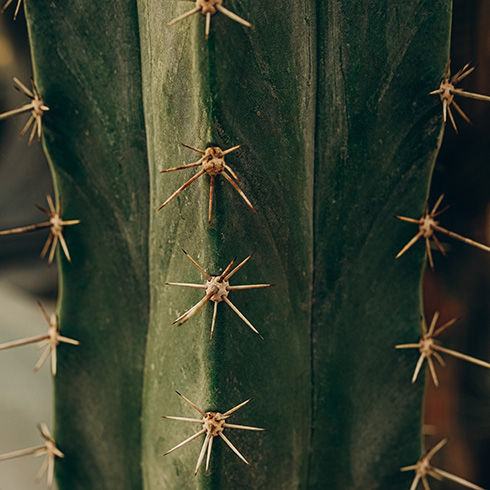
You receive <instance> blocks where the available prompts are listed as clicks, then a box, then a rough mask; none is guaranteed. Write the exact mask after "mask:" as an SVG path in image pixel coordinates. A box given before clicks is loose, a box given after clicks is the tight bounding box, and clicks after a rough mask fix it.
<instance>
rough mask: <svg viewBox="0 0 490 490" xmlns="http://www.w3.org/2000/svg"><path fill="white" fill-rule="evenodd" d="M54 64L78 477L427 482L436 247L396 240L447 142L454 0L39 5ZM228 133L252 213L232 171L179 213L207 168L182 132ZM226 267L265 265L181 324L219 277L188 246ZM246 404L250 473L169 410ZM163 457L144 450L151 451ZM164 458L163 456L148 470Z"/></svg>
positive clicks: (90, 482) (210, 484) (70, 411)
mask: <svg viewBox="0 0 490 490" xmlns="http://www.w3.org/2000/svg"><path fill="white" fill-rule="evenodd" d="M28 3H29V5H28V14H29V27H30V34H31V39H32V43H33V57H34V62H35V75H36V80H37V81H38V84H39V88H40V90H41V91H42V93H43V95H44V96H45V100H46V103H47V104H48V105H49V106H50V107H52V111H51V112H50V113H49V118H48V115H47V116H46V118H45V119H46V121H45V128H46V131H45V147H46V150H47V153H48V155H49V157H50V160H51V161H52V163H53V167H54V170H55V173H56V182H57V185H58V190H59V192H60V194H61V195H62V197H63V200H64V203H65V216H66V218H67V219H69V218H79V219H81V220H82V223H81V224H80V225H78V227H72V228H71V229H69V230H67V233H66V238H67V241H68V243H69V246H70V251H71V252H72V256H73V263H72V264H67V263H66V262H65V261H64V259H62V261H61V262H62V289H61V294H62V300H63V303H62V307H61V311H60V313H61V321H62V332H63V333H64V334H67V335H68V336H71V337H73V338H77V339H78V340H80V341H81V342H82V345H81V346H80V348H79V349H76V350H75V349H71V350H70V352H68V349H67V350H66V352H65V351H64V350H63V349H60V360H59V376H58V378H57V380H56V409H57V420H56V438H57V441H58V442H59V446H60V448H61V450H63V451H64V452H65V454H66V455H67V457H66V460H63V461H59V462H58V463H59V464H58V465H57V467H58V474H59V477H60V487H61V489H62V490H65V489H70V490H73V489H75V490H78V489H89V488H90V489H93V490H99V489H111V490H112V489H114V488H118V489H128V490H129V489H131V490H138V489H140V488H145V489H146V490H156V489H161V488H169V489H173V488H178V489H201V488H202V489H218V488H223V489H225V488H226V489H229V488H233V489H242V488H243V489H245V488H247V489H249V488H254V489H271V488H274V489H276V488H277V489H285V490H289V489H306V488H308V489H320V488H321V489H324V488H332V489H336V490H337V489H338V490H350V489H360V488H362V489H363V490H366V489H386V490H388V489H390V490H391V489H407V488H409V486H410V481H411V475H409V474H402V473H400V471H399V468H400V467H401V466H403V465H407V464H412V463H414V462H415V461H416V459H417V458H418V456H419V454H420V446H421V444H420V428H421V405H422V395H423V383H422V381H421V380H420V383H419V384H417V385H416V386H413V385H411V384H410V378H411V374H412V370H413V368H414V365H415V362H416V357H417V356H416V353H407V352H403V353H400V352H397V351H395V349H394V345H395V344H397V343H401V342H409V341H416V339H418V334H419V315H420V305H419V291H420V287H419V286H420V284H419V283H420V276H421V271H422V269H423V264H424V249H423V246H422V244H418V245H417V246H416V247H414V249H413V250H410V251H409V252H408V253H407V254H406V256H403V257H402V258H400V259H399V260H398V261H395V259H394V256H395V255H396V253H397V252H398V251H399V250H400V249H401V248H402V246H403V245H404V244H405V243H406V242H407V241H408V240H409V239H410V238H411V237H412V236H413V234H415V232H416V229H414V228H413V227H411V226H410V225H408V224H406V223H401V222H399V221H397V220H396V219H395V218H394V216H395V215H396V214H404V215H407V216H414V217H418V216H419V215H420V214H421V213H422V211H423V207H424V204H425V200H426V197H427V188H428V183H429V180H430V175H431V171H432V167H433V164H434V160H435V156H436V153H437V149H438V145H439V142H440V134H441V115H440V113H441V110H440V107H439V105H438V101H437V100H435V98H430V97H428V96H427V94H428V92H429V91H430V90H433V89H434V88H437V86H438V84H439V81H440V78H441V76H442V74H443V72H444V68H445V65H446V61H447V57H448V39H449V25H450V7H451V3H450V2H449V1H448V0H438V1H435V2H434V1H433V2H420V1H415V0H412V1H408V2H403V3H397V4H395V5H394V4H393V2H388V1H381V0H373V1H368V2H354V3H349V4H347V3H346V2H338V1H332V0H328V1H322V2H320V1H318V2H315V1H313V0H309V1H300V2H295V3H294V4H293V5H288V7H287V8H286V7H284V5H283V4H279V3H275V2H268V3H267V4H264V3H258V2H251V1H243V2H242V1H234V2H233V1H230V2H226V6H227V7H228V8H229V9H230V10H232V11H234V12H235V13H237V14H238V15H240V16H241V17H243V18H245V19H247V20H249V21H250V22H252V23H253V24H254V27H255V28H254V29H248V28H246V27H244V26H242V25H240V24H237V23H235V22H233V21H232V20H231V19H228V18H226V17H225V16H224V15H222V14H217V15H214V16H213V18H212V21H211V35H210V38H209V40H208V41H206V40H205V39H204V18H203V17H202V16H201V15H196V16H194V17H192V18H190V19H185V20H183V21H182V22H180V23H179V24H177V25H175V26H172V27H169V28H166V27H165V23H167V22H168V21H170V20H172V19H173V18H175V17H177V16H178V15H180V14H181V13H183V12H184V11H185V10H186V9H191V8H192V6H193V4H192V3H191V2H177V1H175V2H173V1H167V2H161V1H157V0H145V1H138V2H135V1H131V2H130V1H119V2H115V1H109V2H104V3H100V2H97V3H88V2H85V1H84V2H82V1H81V0H73V1H72V2H70V3H69V4H67V5H65V4H64V3H63V4H62V3H59V5H53V4H52V3H51V2H47V1H40V0H39V1H37V2H34V1H30V2H28ZM180 143H185V144H187V145H190V146H193V147H196V148H200V149H205V147H206V146H208V145H209V144H213V145H217V146H220V147H221V148H222V149H226V148H229V147H231V146H235V145H238V144H241V145H242V147H241V148H240V149H238V150H236V151H235V152H233V153H230V154H229V155H228V156H227V158H226V161H227V163H228V164H229V165H230V166H231V167H232V168H233V170H234V171H235V172H236V173H237V175H238V177H239V178H240V186H241V188H242V189H243V191H244V192H245V194H246V195H247V197H248V198H249V199H250V200H251V202H252V203H253V205H254V207H255V208H256V211H257V213H253V212H252V211H251V210H250V209H249V208H248V206H247V205H246V204H245V203H244V202H243V200H242V199H241V197H240V196H239V195H238V194H237V193H236V192H235V190H234V189H233V188H232V187H231V186H230V184H229V183H228V182H226V181H225V180H224V179H223V178H222V177H220V176H219V177H218V178H217V179H216V188H215V205H214V209H213V219H212V222H211V225H208V223H207V212H208V211H207V210H208V194H209V178H208V176H203V177H200V178H199V180H197V181H196V182H194V183H193V184H192V185H191V186H190V187H188V188H187V189H185V190H184V191H183V192H182V193H181V194H180V196H179V197H177V198H176V199H174V200H173V201H171V202H170V203H169V204H168V205H167V206H166V207H165V208H164V209H163V210H161V211H159V212H157V209H158V207H159V206H160V205H161V204H162V203H163V202H164V201H165V200H166V199H167V198H168V197H169V196H170V195H171V194H172V193H173V192H174V191H175V190H176V189H177V188H178V187H179V186H180V185H182V184H183V183H184V182H186V181H187V180H188V179H189V178H190V177H191V176H192V175H193V174H194V173H197V171H198V169H188V170H181V171H177V172H172V173H166V174H160V173H159V172H160V171H161V170H164V169H167V168H170V167H174V166H178V165H182V164H185V163H191V162H195V161H197V160H198V159H199V155H198V154H197V153H194V152H192V151H191V150H188V149H186V148H184V147H182V146H181V145H180ZM182 248H183V249H185V250H186V251H187V252H188V253H189V254H190V255H191V256H192V257H194V258H195V259H196V260H197V261H198V262H199V263H200V264H201V265H202V267H204V268H205V269H206V270H207V271H208V272H209V273H210V274H213V275H215V274H218V273H219V272H220V271H222V270H223V269H224V268H225V267H226V265H227V264H228V263H229V261H230V260H232V259H233V258H234V257H238V261H241V260H243V259H244V258H245V257H246V256H248V255H249V254H250V253H252V252H255V253H254V256H253V257H252V258H251V260H250V261H249V262H248V263H247V264H246V265H245V266H244V267H243V268H242V269H241V270H240V271H239V272H237V274H236V275H235V276H233V278H232V280H231V284H232V285H235V284H256V283H273V284H274V287H271V288H266V289H257V290H250V291H233V292H231V293H230V300H231V301H233V303H234V304H236V306H237V307H238V308H239V309H240V310H241V311H242V312H243V313H244V315H245V316H246V317H247V318H248V319H249V320H250V321H251V322H252V323H253V324H254V326H255V327H256V328H257V329H258V330H259V332H260V333H261V334H262V335H263V337H264V340H261V339H260V337H259V336H257V335H256V334H255V333H254V332H252V330H251V329H249V327H248V326H247V325H245V323H243V322H242V320H240V319H239V318H238V317H237V316H236V314H235V313H234V312H233V311H231V309H230V308H229V307H228V306H227V305H225V304H223V303H221V304H219V305H218V318H217V323H216V328H215V334H214V336H213V339H212V340H210V339H209V333H210V326H211V318H212V305H211V304H207V305H205V307H203V308H202V309H201V311H199V312H198V313H197V314H196V315H195V316H194V317H192V318H191V319H190V320H189V321H188V322H187V323H186V324H184V325H182V326H177V325H171V323H172V322H173V321H174V320H175V319H176V318H177V317H178V316H179V315H181V314H182V313H184V312H185V311H186V310H187V309H189V308H190V307H191V306H193V305H194V304H195V303H197V302H198V301H199V299H200V298H201V297H202V296H203V291H202V290H198V289H190V288H179V287H173V286H167V285H165V283H166V282H168V281H169V282H193V283H199V282H202V283H204V279H203V278H202V277H200V274H199V272H198V271H197V269H196V268H195V267H194V266H193V265H192V264H191V263H190V261H189V260H188V259H187V258H186V257H185V255H184V254H183V253H182V251H181V249H182ZM175 390H177V391H179V392H181V393H182V394H184V395H185V396H187V397H188V398H190V399H191V400H192V401H193V402H194V403H196V404H197V405H198V406H199V407H201V408H202V409H204V410H211V409H212V410H218V411H221V412H225V411H226V410H228V409H229V408H231V407H233V406H235V405H237V404H238V403H240V402H242V401H244V400H246V399H248V398H253V400H252V401H251V402H250V403H249V404H248V405H246V406H245V407H243V408H241V409H240V410H239V411H238V412H236V413H235V414H234V415H233V417H232V419H231V422H232V423H236V424H244V425H252V426H257V427H264V428H267V429H268V431H267V432H249V431H238V430H228V431H227V432H226V434H227V435H228V436H229V438H230V440H231V441H232V442H233V443H234V444H235V445H236V447H237V448H238V449H239V451H240V452H241V453H242V454H243V455H244V456H245V457H246V458H247V459H248V460H249V461H250V462H251V464H252V466H251V467H248V466H246V465H245V464H244V463H243V462H241V461H240V460H239V459H238V458H237V456H236V455H235V454H233V453H232V451H231V450H230V449H229V448H228V447H227V446H226V445H225V444H224V443H223V441H221V440H218V441H215V444H214V445H213V455H212V459H211V468H210V474H209V475H207V476H206V475H205V474H204V471H203V469H201V472H200V473H199V475H198V476H197V477H194V476H193V473H194V467H195V464H196V461H197V458H198V455H199V451H200V448H201V445H202V442H203V437H201V438H200V439H199V440H196V441H192V442H191V443H189V444H188V445H186V446H184V447H182V448H180V449H178V450H176V451H175V452H174V453H171V454H169V455H168V456H166V457H162V454H163V453H164V452H165V451H167V450H168V449H170V448H171V447H173V446H175V445H176V444H178V443H179V442H181V441H183V440H184V439H186V438H187V437H189V436H190V435H191V434H193V433H194V432H197V431H198V430H199V428H200V426H199V425H198V424H190V423H185V422H178V421H172V420H165V419H162V418H161V416H162V415H175V416H183V417H192V418H196V417H199V414H198V413H197V412H196V411H194V410H193V409H192V408H191V407H189V406H187V405H186V404H185V403H184V402H183V400H182V399H180V398H179V397H178V396H177V395H176V394H175V392H174V391H175ZM140 465H141V466H140ZM140 468H141V471H140Z"/></svg>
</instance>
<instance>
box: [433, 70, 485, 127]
mask: <svg viewBox="0 0 490 490" xmlns="http://www.w3.org/2000/svg"><path fill="white" fill-rule="evenodd" d="M475 68H476V67H475V66H473V67H471V68H470V63H466V65H465V66H463V68H461V69H460V70H459V71H458V72H457V73H456V74H455V75H454V76H453V77H451V71H450V61H449V62H448V64H447V67H446V73H445V75H444V78H443V79H442V81H441V85H440V87H439V88H438V89H437V90H433V91H432V92H430V93H429V95H439V96H440V98H441V101H442V113H443V118H444V123H445V122H446V113H449V118H450V119H451V124H452V125H453V128H454V131H456V133H458V128H457V127H456V123H455V121H454V117H453V114H452V112H451V105H453V106H454V108H455V109H456V110H457V111H458V112H459V114H460V116H461V117H462V118H463V119H464V120H465V121H466V122H467V123H468V124H472V122H471V120H470V118H469V117H468V116H467V115H466V114H465V113H464V112H463V110H462V109H461V107H459V105H458V104H456V102H455V101H454V96H455V95H459V96H461V97H466V98H468V99H476V100H484V101H486V102H490V97H489V96H488V95H480V94H474V93H471V92H465V91H464V90H463V89H460V88H455V85H456V84H457V83H459V82H460V81H461V80H463V79H464V78H466V77H467V76H468V75H469V74H470V73H472V72H473V70H474V69H475Z"/></svg>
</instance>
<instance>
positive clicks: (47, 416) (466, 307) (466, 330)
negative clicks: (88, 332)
mask: <svg viewBox="0 0 490 490" xmlns="http://www.w3.org/2000/svg"><path fill="white" fill-rule="evenodd" d="M12 15H13V8H11V7H9V9H8V10H7V11H6V13H5V14H4V15H3V16H0V113H2V112H5V111H7V110H10V109H12V108H15V107H18V106H20V105H22V104H24V103H25V98H24V96H22V95H21V94H19V93H18V92H17V91H15V90H14V89H13V83H12V77H14V76H17V77H18V78H20V79H21V80H22V81H23V82H24V83H26V84H28V82H29V79H30V77H31V76H32V71H31V64H30V54H29V49H28V43H27V37H26V26H25V19H24V15H23V11H22V9H21V12H20V14H19V16H18V18H17V21H15V22H13V20H12ZM452 37H453V39H452V50H451V58H452V63H451V66H452V72H453V73H454V72H456V71H457V70H458V69H459V68H461V67H462V66H463V65H465V64H466V63H467V62H468V61H472V62H473V63H474V64H476V65H478V68H477V70H476V71H475V72H474V73H472V74H471V75H470V76H469V77H468V78H466V79H465V80H464V81H463V82H462V84H461V87H463V88H465V90H467V91H472V92H477V93H481V94H488V95H490V2H489V1H488V0H455V1H454V17H453V34H452ZM422 56H423V54H422ZM434 88H437V87H434ZM457 102H458V104H459V105H460V106H461V107H462V108H463V110H464V111H465V113H466V114H467V115H468V116H469V117H470V119H471V120H472V122H473V126H470V125H468V124H467V123H466V122H465V121H464V120H463V119H462V118H461V117H459V115H458V114H457V113H456V111H454V114H455V118H456V123H457V125H458V129H459V135H456V134H455V132H454V130H453V128H452V127H451V125H450V124H448V125H447V127H446V132H445V136H444V141H443V146H442V150H441V153H440V156H439V158H438V161H437V164H436V169H435V173H434V178H433V183H432V188H431V197H430V202H431V204H433V203H434V202H435V201H436V200H437V198H438V197H439V196H440V195H441V194H442V193H444V194H445V199H444V203H445V204H446V205H450V206H451V207H450V209H448V210H447V211H446V212H445V213H444V214H443V215H441V217H440V222H441V226H443V227H445V228H447V229H450V230H452V231H455V232H457V233H460V234H462V235H464V236H467V237H471V238H473V239H475V240H477V241H480V242H483V243H487V244H488V243H490V137H489V134H490V103H486V102H481V101H473V100H470V99H462V98H459V100H458V101H457ZM27 119H28V116H20V117H16V118H14V119H9V120H7V121H1V122H0V229H2V230H3V229H8V228H13V227H18V226H22V225H27V224H33V223H37V222H41V221H44V219H45V216H44V215H43V214H42V213H40V212H39V211H38V210H37V209H36V208H35V207H34V203H38V204H40V205H42V206H44V205H45V196H46V194H48V193H52V188H51V178H50V175H49V168H48V164H47V162H46V159H45V157H44V155H43V152H42V148H41V144H40V143H37V142H34V143H33V144H32V145H31V146H28V144H27V139H24V140H22V141H19V137H18V135H19V132H20V131H21V129H22V127H23V125H24V124H25V122H26V121H27ZM439 237H440V239H441V241H442V242H443V243H444V246H445V248H446V249H447V251H448V253H449V257H448V258H447V259H446V258H444V257H442V256H441V255H440V254H439V253H438V252H434V260H435V268H436V272H435V273H432V272H431V271H427V273H426V276H425V278H424V302H425V310H426V316H427V318H428V321H429V322H430V319H431V318H432V316H433V314H434V312H435V311H440V312H441V318H440V324H442V323H443V322H445V321H446V320H449V319H451V318H454V317H458V318H460V320H459V321H458V322H457V323H456V324H455V325H453V326H452V327H451V328H450V329H449V330H448V331H446V332H444V333H443V334H442V336H441V339H442V340H443V342H444V345H445V346H446V347H448V348H452V349H455V350H458V351H460V352H464V353H467V354H469V355H472V356H475V357H478V358H481V359H485V360H490V301H489V299H490V254H487V253H485V252H482V251H479V250H477V249H475V248H472V247H469V246H467V245H464V244H460V243H459V242H457V241H454V240H450V239H449V240H446V239H445V237H443V236H440V235H439ZM0 238H1V239H0V343H2V342H6V341H8V340H14V339H18V338H23V337H29V336H34V335H40V334H42V333H44V332H46V331H47V328H48V326H47V324H46V322H45V320H44V318H43V317H42V315H41V312H40V310H39V307H38V306H37V304H36V301H38V300H40V301H42V303H43V304H44V306H45V308H46V309H47V311H48V312H49V313H51V312H52V311H54V309H55V307H56V295H57V274H56V266H55V265H53V266H52V267H48V266H47V265H46V261H41V260H40V259H39V253H40V251H41V249H42V247H43V244H44V241H45V240H46V238H47V231H46V230H44V231H39V232H36V233H30V234H26V235H12V236H10V237H0ZM40 354H41V353H40V352H39V351H38V350H37V349H36V348H35V347H33V346H26V347H22V348H18V349H15V350H8V351H4V352H1V353H0V454H1V453H4V452H9V451H12V450H15V449H20V448H25V447H31V446H37V445H42V444H43V442H42V440H41V438H40V436H39V434H38V432H37V429H36V424H38V423H41V422H46V423H47V424H48V426H50V427H51V426H52V408H51V406H52V395H53V394H52V385H51V377H50V373H49V367H48V365H45V366H43V368H42V369H41V370H40V371H39V372H38V373H37V374H35V375H34V374H33V372H32V369H33V366H34V365H35V363H36V361H37V359H38V357H39V356H40ZM445 360H446V362H447V366H446V368H445V369H442V368H440V367H438V368H437V373H438V377H439V380H440V383H441V387H440V388H439V389H435V388H434V386H433V384H432V381H431V380H428V383H427V397H426V424H427V425H426V432H427V434H430V435H429V436H428V437H427V447H428V448H429V447H431V446H432V445H434V444H436V443H437V442H439V441H440V440H441V439H442V438H443V437H449V439H450V441H449V443H448V444H447V446H446V447H445V448H444V449H443V450H442V451H441V452H440V453H439V454H438V455H437V457H436V458H435V459H434V464H435V465H436V466H439V467H441V468H444V469H446V470H447V471H450V472H451V473H454V474H456V475H459V476H462V477H464V478H466V479H468V480H470V481H472V482H475V483H477V484H479V485H481V486H483V487H485V488H489V489H490V465H489V464H488V460H489V458H490V372H488V370H486V369H484V368H482V367H478V366H474V365H471V364H468V363H465V362H463V361H460V360H456V359H454V360H453V359H451V358H450V357H449V356H445ZM41 462H42V458H32V457H28V458H22V459H19V460H12V461H9V462H8V463H1V466H0V490H34V489H36V488H44V485H43V483H41V484H40V485H39V486H36V485H35V484H34V482H33V480H34V476H35V474H36V473H37V471H38V469H39V466H40V465H41ZM406 463H407V464H411V463H412V462H410V461H407V462H406ZM430 484H431V488H432V489H433V490H437V489H452V488H461V487H459V486H457V485H452V484H451V483H450V482H444V483H438V482H437V481H434V480H431V483H430Z"/></svg>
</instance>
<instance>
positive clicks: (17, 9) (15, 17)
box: [2, 0, 26, 20]
mask: <svg viewBox="0 0 490 490" xmlns="http://www.w3.org/2000/svg"><path fill="white" fill-rule="evenodd" d="M13 1H14V0H7V2H6V3H5V5H4V6H3V7H2V14H3V13H4V12H5V10H6V9H7V7H8V6H9V5H10V4H11V3H12V2H13ZM21 2H22V0H19V1H18V2H17V7H15V12H14V20H15V19H17V14H18V13H19V9H20V4H21ZM24 3H26V0H24Z"/></svg>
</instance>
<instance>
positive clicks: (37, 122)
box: [0, 77, 49, 145]
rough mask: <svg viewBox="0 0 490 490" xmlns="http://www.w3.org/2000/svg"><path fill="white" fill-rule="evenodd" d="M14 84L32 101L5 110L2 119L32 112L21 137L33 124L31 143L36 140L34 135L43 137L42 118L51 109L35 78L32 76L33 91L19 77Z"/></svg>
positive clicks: (0, 117) (0, 116)
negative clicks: (42, 95)
mask: <svg viewBox="0 0 490 490" xmlns="http://www.w3.org/2000/svg"><path fill="white" fill-rule="evenodd" d="M14 83H15V84H16V85H14V87H15V89H16V90H18V91H19V92H20V93H21V94H23V95H25V96H26V97H28V98H29V99H31V101H32V102H30V103H29V104H26V105H23V106H22V107H19V108H18V109H13V110H11V111H7V112H4V113H3V114H0V120H1V119H7V118H9V117H13V116H16V115H17V114H23V113H24V112H29V111H30V112H31V117H30V118H29V119H28V121H27V123H26V125H25V126H24V127H23V129H22V131H21V132H20V137H21V138H22V137H23V136H25V135H26V133H27V131H29V128H30V127H31V126H32V129H31V134H30V136H29V145H30V144H32V142H33V140H34V136H35V135H36V134H37V138H38V140H40V139H41V132H42V118H43V115H44V113H45V112H46V111H49V107H48V106H47V105H45V104H44V101H43V99H42V97H41V95H40V94H39V91H38V90H37V87H36V85H35V84H34V80H33V79H32V78H31V85H32V91H31V90H29V89H28V88H27V87H26V86H25V85H24V84H23V83H22V82H21V81H20V80H19V79H18V78H16V77H14Z"/></svg>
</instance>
